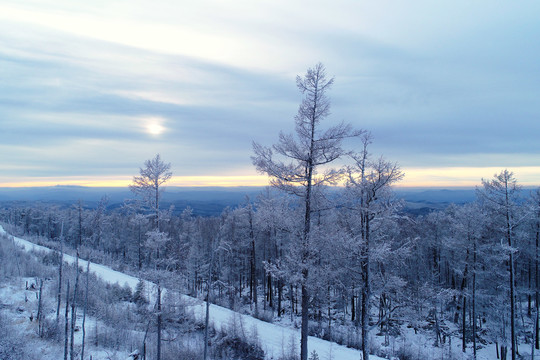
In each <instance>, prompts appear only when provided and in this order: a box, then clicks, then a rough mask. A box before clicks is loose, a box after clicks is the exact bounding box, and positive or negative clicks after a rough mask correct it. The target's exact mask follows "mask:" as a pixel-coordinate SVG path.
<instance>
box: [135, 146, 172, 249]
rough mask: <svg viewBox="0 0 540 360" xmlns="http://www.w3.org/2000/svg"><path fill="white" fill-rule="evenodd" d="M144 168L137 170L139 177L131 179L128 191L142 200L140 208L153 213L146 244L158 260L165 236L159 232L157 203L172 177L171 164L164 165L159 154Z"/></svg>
mask: <svg viewBox="0 0 540 360" xmlns="http://www.w3.org/2000/svg"><path fill="white" fill-rule="evenodd" d="M144 166H145V167H144V168H140V169H139V173H140V175H139V176H134V177H133V184H131V185H129V188H130V190H131V191H132V192H133V193H134V194H135V195H137V196H138V197H139V198H140V199H141V200H142V206H143V207H146V208H147V209H149V210H150V211H151V212H152V213H153V217H152V220H153V225H154V226H153V230H152V231H150V232H148V233H147V239H148V242H147V244H148V245H150V246H152V247H153V248H154V250H156V256H157V258H158V259H159V258H160V256H159V254H160V252H159V251H160V249H161V248H162V247H163V245H164V244H165V242H166V241H167V238H168V237H167V235H166V234H165V233H162V232H161V224H160V210H159V201H160V198H161V193H162V192H163V185H164V184H165V183H166V182H167V181H169V180H170V178H171V177H172V172H171V171H170V169H171V164H170V163H164V162H163V161H162V160H161V157H160V155H159V154H157V155H156V156H155V157H154V158H153V159H150V160H146V161H145V162H144Z"/></svg>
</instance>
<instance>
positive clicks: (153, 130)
mask: <svg viewBox="0 0 540 360" xmlns="http://www.w3.org/2000/svg"><path fill="white" fill-rule="evenodd" d="M164 130H165V128H164V127H163V126H161V124H159V123H158V122H157V121H151V122H150V123H148V124H147V125H146V131H147V132H148V133H149V134H151V135H160V134H161V133H163V131H164Z"/></svg>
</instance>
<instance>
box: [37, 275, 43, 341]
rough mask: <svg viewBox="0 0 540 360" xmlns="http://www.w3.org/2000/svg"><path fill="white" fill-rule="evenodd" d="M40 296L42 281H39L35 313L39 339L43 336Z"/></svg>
mask: <svg viewBox="0 0 540 360" xmlns="http://www.w3.org/2000/svg"><path fill="white" fill-rule="evenodd" d="M42 294H43V279H39V297H38V312H37V322H38V335H39V337H42V336H43V303H42V299H41V296H42Z"/></svg>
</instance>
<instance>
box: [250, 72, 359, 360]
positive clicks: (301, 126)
mask: <svg viewBox="0 0 540 360" xmlns="http://www.w3.org/2000/svg"><path fill="white" fill-rule="evenodd" d="M333 82H334V79H333V78H331V79H328V78H327V76H326V69H325V67H324V66H323V65H322V64H321V63H318V64H317V65H315V67H314V68H310V69H308V71H307V73H306V74H305V76H304V77H300V76H297V77H296V85H297V87H298V89H299V90H300V92H301V93H302V94H304V98H303V100H302V103H301V104H300V107H299V109H298V114H297V115H296V117H295V123H296V134H285V133H283V132H282V133H280V134H279V140H278V142H277V144H274V145H273V146H272V148H268V147H265V146H262V145H260V144H258V143H256V142H254V143H253V151H254V153H255V155H254V156H253V157H252V161H253V164H254V165H255V166H256V168H257V170H258V171H259V172H260V173H264V174H268V176H269V177H270V183H271V184H272V185H273V186H275V187H277V188H279V189H282V190H284V191H286V192H287V193H290V194H293V195H296V196H298V197H299V198H300V199H301V201H302V207H303V229H302V230H301V233H300V236H299V244H298V248H299V251H300V259H299V261H300V263H299V273H300V278H301V288H302V326H301V342H300V358H301V360H307V358H308V349H307V339H308V319H309V313H308V308H309V297H310V295H309V289H308V287H307V283H308V278H309V269H310V267H311V266H312V264H311V263H312V261H311V259H312V251H313V249H312V248H311V239H310V237H311V215H312V213H313V211H314V208H313V207H312V205H313V189H314V188H315V187H317V186H322V185H325V184H332V183H335V182H336V181H337V180H338V179H339V178H340V176H341V174H342V173H341V172H339V171H335V170H332V169H330V170H329V169H327V166H328V165H329V164H331V163H332V162H334V161H335V160H337V159H339V158H340V157H342V156H343V155H344V154H345V153H346V151H345V150H344V149H343V146H342V143H343V140H344V139H346V138H348V137H352V136H358V135H359V134H360V133H361V132H358V131H353V130H352V128H351V126H350V125H345V124H343V123H341V124H339V125H337V126H332V127H330V128H328V129H327V130H322V129H321V121H322V120H324V119H325V118H326V117H327V116H328V115H329V114H330V100H329V98H328V97H327V95H326V92H327V91H328V90H329V89H330V87H331V86H332V84H333ZM321 170H323V171H321Z"/></svg>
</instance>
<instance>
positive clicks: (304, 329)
mask: <svg viewBox="0 0 540 360" xmlns="http://www.w3.org/2000/svg"><path fill="white" fill-rule="evenodd" d="M306 273H307V270H306ZM306 277H307V275H306ZM308 307H309V294H308V291H307V288H306V285H305V284H302V326H301V331H300V332H301V337H300V359H301V360H307V356H308V321H309V312H308Z"/></svg>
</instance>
